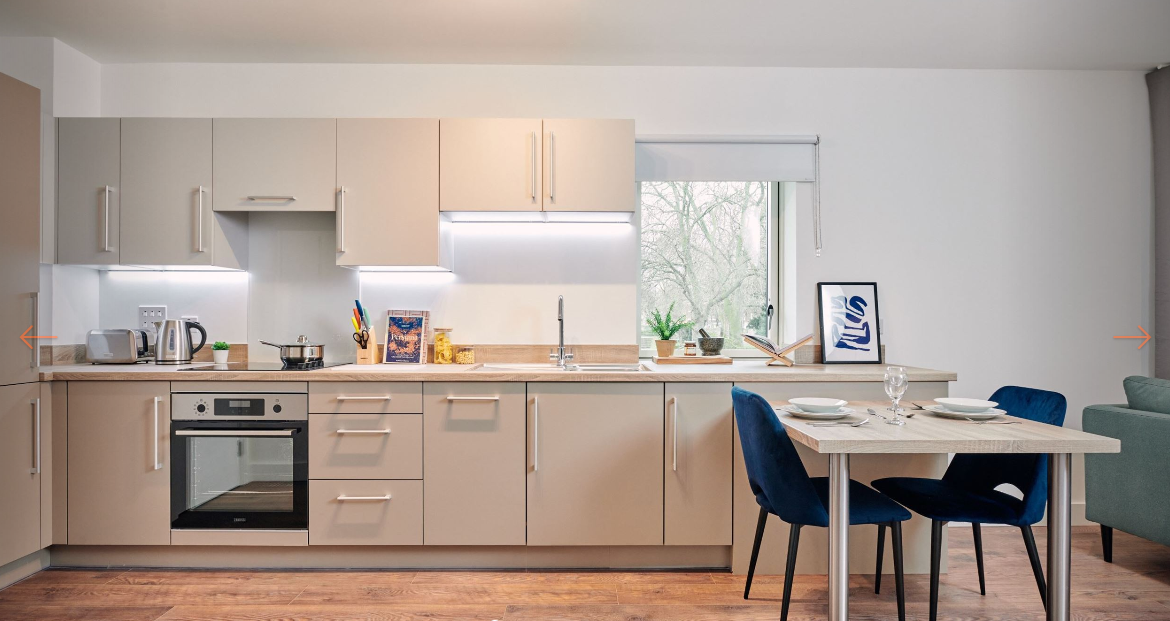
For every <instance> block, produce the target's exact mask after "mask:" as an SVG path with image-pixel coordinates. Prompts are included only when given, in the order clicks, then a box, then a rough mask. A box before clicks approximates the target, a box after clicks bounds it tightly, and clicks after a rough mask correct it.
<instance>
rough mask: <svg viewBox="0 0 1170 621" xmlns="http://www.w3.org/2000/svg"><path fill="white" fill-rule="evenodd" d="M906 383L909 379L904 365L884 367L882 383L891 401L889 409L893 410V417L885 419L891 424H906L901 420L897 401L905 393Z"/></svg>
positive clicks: (900, 410)
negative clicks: (891, 405) (884, 372)
mask: <svg viewBox="0 0 1170 621" xmlns="http://www.w3.org/2000/svg"><path fill="white" fill-rule="evenodd" d="M908 383H909V379H908V378H907V377H906V369H905V368H904V367H886V374H885V377H884V379H883V381H882V384H883V386H884V387H885V389H886V396H887V397H889V398H890V401H892V402H893V407H892V408H890V409H891V410H892V411H893V412H894V418H892V419H890V420H888V421H886V422H887V423H889V424H891V425H905V424H906V421H904V420H902V408H901V407H899V405H898V402H899V401H901V400H902V395H904V394H906V384H908Z"/></svg>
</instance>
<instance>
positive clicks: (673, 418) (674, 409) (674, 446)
mask: <svg viewBox="0 0 1170 621" xmlns="http://www.w3.org/2000/svg"><path fill="white" fill-rule="evenodd" d="M670 426H671V428H672V436H673V437H672V440H671V449H670V468H671V469H672V470H674V471H676V472H677V471H678V399H677V398H676V397H671V398H670Z"/></svg>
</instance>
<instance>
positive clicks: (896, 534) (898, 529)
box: [890, 522, 906, 621]
mask: <svg viewBox="0 0 1170 621" xmlns="http://www.w3.org/2000/svg"><path fill="white" fill-rule="evenodd" d="M890 538H891V539H893V541H892V543H893V545H894V587H895V588H896V589H897V591H898V621H906V580H905V573H904V572H903V571H902V523H901V522H892V523H890Z"/></svg>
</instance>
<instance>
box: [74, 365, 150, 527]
mask: <svg viewBox="0 0 1170 621" xmlns="http://www.w3.org/2000/svg"><path fill="white" fill-rule="evenodd" d="M68 399H69V429H68V434H69V449H68V452H69V490H68V498H69V543H70V545H169V544H170V542H171V498H170V479H171V472H170V460H169V458H168V455H169V450H168V449H169V446H170V442H169V438H170V383H168V382H133V381H98V382H70V383H69V389H68Z"/></svg>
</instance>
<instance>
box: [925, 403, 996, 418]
mask: <svg viewBox="0 0 1170 621" xmlns="http://www.w3.org/2000/svg"><path fill="white" fill-rule="evenodd" d="M924 409H925V410H926V411H927V412H930V413H931V414H934V415H935V416H941V417H943V418H957V419H959V420H966V419H968V418H969V419H971V420H991V419H993V418H998V417H1000V416H1003V415H1004V414H1007V412H1005V411H1003V410H996V409H990V410H987V411H986V412H954V411H951V410H948V409H947V408H944V407H943V406H941V405H928V406H926V407H925V408H924Z"/></svg>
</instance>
